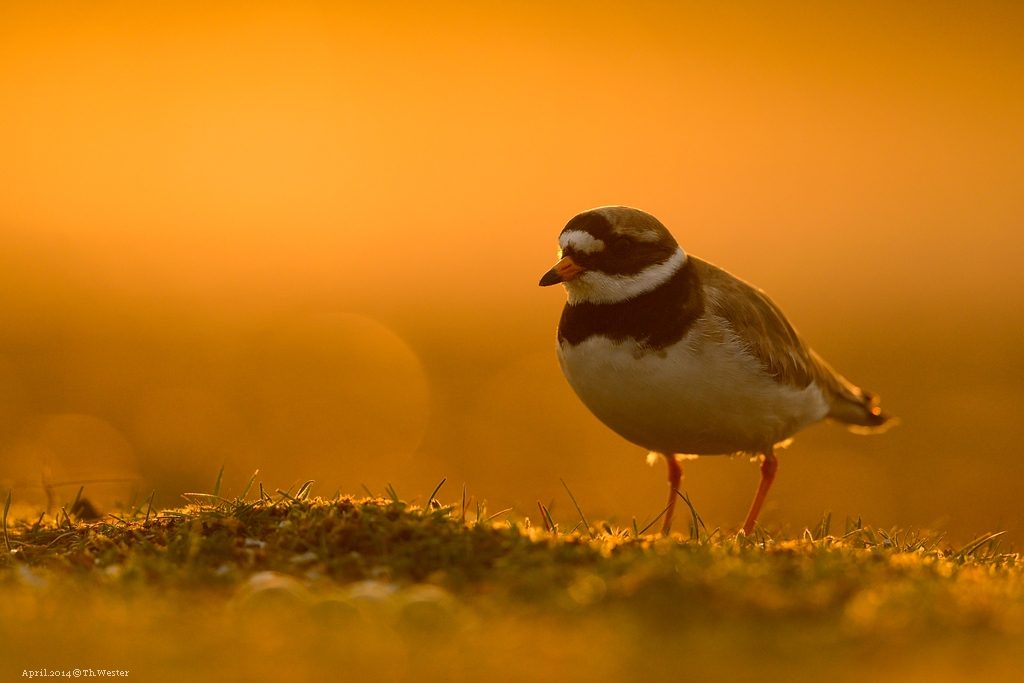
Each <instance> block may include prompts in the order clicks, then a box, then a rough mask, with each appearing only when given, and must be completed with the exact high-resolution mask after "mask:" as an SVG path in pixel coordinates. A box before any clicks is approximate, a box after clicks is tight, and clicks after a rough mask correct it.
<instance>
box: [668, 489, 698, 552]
mask: <svg viewBox="0 0 1024 683" xmlns="http://www.w3.org/2000/svg"><path fill="white" fill-rule="evenodd" d="M674 490H675V492H676V495H677V496H679V497H680V498H682V499H683V502H684V503H686V507H688V508H690V516H691V517H693V530H694V531H695V532H697V534H698V540H699V537H700V532H699V531H697V529H698V527H697V525H698V524H699V525H700V528H701V529H704V533H705V534H706V533H707V532H708V528H707V527H706V526H704V520H703V519H701V518H700V515H698V514H697V511H696V510H695V509H694V507H693V503H691V502H690V498H689V497H688V496H684V495H683V494H681V493H679V489H674ZM666 509H667V508H666Z"/></svg>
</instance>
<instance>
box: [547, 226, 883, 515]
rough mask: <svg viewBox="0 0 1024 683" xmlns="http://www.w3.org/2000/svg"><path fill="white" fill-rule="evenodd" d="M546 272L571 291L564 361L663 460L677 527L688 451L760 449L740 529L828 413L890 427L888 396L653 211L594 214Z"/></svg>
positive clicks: (582, 389)
mask: <svg viewBox="0 0 1024 683" xmlns="http://www.w3.org/2000/svg"><path fill="white" fill-rule="evenodd" d="M558 245H559V247H560V252H559V256H560V260H559V261H558V263H556V264H555V266H554V267H553V268H552V269H551V270H549V271H548V272H547V273H546V274H545V275H544V277H542V278H541V280H540V285H541V286H542V287H546V286H549V285H554V284H557V283H562V284H563V285H564V286H565V290H566V293H567V294H568V301H567V302H566V305H565V308H564V310H563V311H562V318H561V321H560V322H559V324H558V347H557V351H558V361H559V364H560V365H561V367H562V372H563V373H564V374H565V378H566V379H567V380H568V381H569V384H570V386H572V388H573V390H574V391H575V392H576V395H577V396H579V398H580V400H581V401H583V403H584V404H585V405H586V406H587V408H589V409H590V411H591V412H592V413H593V414H594V415H595V416H597V418H598V419H599V420H601V421H602V422H603V423H604V424H605V425H607V426H608V427H610V428H611V429H612V430H614V431H615V432H617V433H618V434H619V435H620V436H622V437H623V438H625V439H627V440H629V441H631V442H633V443H635V444H637V445H639V446H642V447H643V448H646V449H647V450H649V451H651V453H652V455H653V454H660V455H663V456H664V457H665V459H666V461H667V462H668V481H669V497H668V506H667V508H666V511H665V520H664V522H663V524H662V533H664V534H667V533H668V532H669V529H670V528H671V525H672V516H673V512H674V510H675V502H676V491H677V490H678V488H679V482H680V479H681V477H682V468H681V467H680V465H679V461H680V460H681V459H685V458H686V456H697V455H716V454H736V453H743V454H749V455H751V456H752V457H761V458H762V461H761V481H760V484H759V486H758V488H757V494H756V495H755V496H754V502H753V504H752V505H751V506H750V512H749V513H748V514H747V518H746V521H745V522H744V523H743V531H744V532H745V533H746V534H750V533H751V532H752V531H753V529H754V524H755V523H756V522H757V516H758V513H759V512H760V511H761V506H762V505H763V504H764V500H765V497H766V496H767V494H768V489H769V488H770V487H771V485H772V482H773V481H774V479H775V471H776V468H777V466H778V463H777V460H776V457H775V448H776V446H778V445H780V444H782V443H784V442H786V441H788V440H789V438H790V437H792V436H793V435H794V434H795V433H796V432H798V431H800V430H801V429H803V428H804V427H807V426H808V425H811V424H813V423H815V422H818V421H819V420H823V419H831V420H835V421H837V422H841V423H844V424H846V425H849V426H850V428H851V429H853V430H855V431H867V432H870V431H881V430H883V429H884V428H886V427H887V426H889V425H891V424H892V422H893V420H892V418H891V417H890V416H888V415H886V414H885V413H883V412H882V410H881V409H880V408H879V407H878V398H877V397H876V396H874V395H873V394H870V393H868V392H866V391H863V390H862V389H860V388H858V387H856V386H854V385H853V384H851V383H850V382H848V381H847V380H846V379H844V378H843V377H842V376H841V375H839V374H838V373H837V372H836V371H835V370H833V369H832V368H831V367H829V365H828V363H826V362H825V361H824V360H823V359H822V358H821V357H820V356H819V355H818V354H816V353H815V352H814V351H813V350H812V349H811V348H810V347H808V346H807V344H805V343H804V341H803V340H802V339H801V338H800V336H799V335H798V334H797V333H796V331H795V330H794V329H793V327H792V326H791V325H790V324H789V322H788V321H787V320H786V317H785V316H784V315H783V314H782V311H780V310H779V308H778V307H777V306H776V305H775V304H774V303H772V301H771V299H769V298H768V297H767V296H766V295H765V294H764V292H762V291H761V290H759V289H757V288H756V287H753V286H751V285H749V284H747V283H746V282H744V281H742V280H740V279H738V278H735V277H733V276H732V275H730V274H729V273H727V272H725V271H724V270H722V269H721V268H717V267H715V266H713V265H711V264H710V263H707V262H706V261H702V260H700V259H698V258H696V257H694V256H690V255H688V254H687V253H686V252H684V251H683V249H682V248H681V247H680V246H679V245H678V244H677V243H676V240H675V239H674V238H673V237H672V235H671V234H670V233H669V231H668V230H667V229H666V228H665V226H664V225H662V224H661V222H660V221H658V219H657V218H655V217H654V216H652V215H650V214H648V213H645V212H643V211H640V210H639V209H633V208H629V207H626V206H605V207H600V208H596V209H591V210H589V211H584V212H583V213H580V214H579V215H577V216H575V217H574V218H573V219H572V220H570V221H569V222H568V223H567V224H566V226H565V228H563V229H562V233H561V235H560V236H559V238H558Z"/></svg>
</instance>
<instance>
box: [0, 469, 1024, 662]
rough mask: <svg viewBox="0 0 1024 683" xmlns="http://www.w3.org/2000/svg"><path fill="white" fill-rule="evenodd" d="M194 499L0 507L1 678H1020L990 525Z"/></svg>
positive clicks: (1008, 592)
mask: <svg viewBox="0 0 1024 683" xmlns="http://www.w3.org/2000/svg"><path fill="white" fill-rule="evenodd" d="M192 499H193V500H194V501H195V502H194V503H193V504H191V505H188V506H187V507H184V508H181V509H176V510H164V511H159V512H157V511H153V510H147V509H144V508H140V509H139V510H136V511H134V512H133V513H131V514H127V515H120V516H119V517H118V518H114V517H106V518H104V519H103V520H100V521H97V522H91V523H86V522H81V521H76V520H75V519H74V518H73V517H71V516H67V515H65V514H63V512H62V513H60V514H59V515H58V517H57V519H56V520H52V521H45V520H43V521H24V520H9V522H8V529H7V534H6V538H5V540H4V546H2V547H0V620H2V621H0V623H2V626H0V643H2V645H0V648H2V649H3V650H4V652H3V656H2V658H0V660H2V662H3V664H2V667H3V669H4V671H3V675H4V677H5V678H6V677H11V678H13V677H15V676H19V677H20V676H21V675H22V673H23V671H37V672H38V671H40V670H47V671H68V672H73V670H74V669H76V668H78V669H81V670H89V669H91V670H94V671H96V670H99V669H101V668H102V669H107V670H112V669H121V670H128V671H130V672H131V673H130V676H131V677H135V678H138V679H144V680H222V679H223V680H236V679H237V680H241V679H249V680H251V679H252V678H255V677H259V678H262V679H265V680H273V679H275V678H276V679H282V680H318V679H323V680H326V679H328V678H330V679H332V680H387V681H390V680H395V681H397V680H415V679H424V678H428V677H429V678H432V679H435V680H474V681H479V680H500V681H504V680H509V681H516V680H551V681H569V680H580V681H598V680H616V681H618V680H651V679H652V678H653V677H656V676H663V677H667V678H669V679H677V678H678V679H681V680H701V681H709V680H721V681H733V680H755V679H756V680H783V679H785V680H794V679H802V680H850V681H853V680H861V679H863V678H865V677H871V678H872V679H875V680H917V679H919V678H920V679H921V680H925V679H927V680H980V678H979V677H983V678H985V679H987V680H1004V679H1005V680H1019V679H1018V677H1017V674H1018V673H1019V671H1020V669H1021V666H1022V665H1024V562H1022V559H1021V557H1020V556H1018V555H1016V554H1012V553H1002V552H1000V551H999V548H998V539H996V538H994V537H982V538H981V539H979V540H978V541H976V542H974V543H971V544H968V545H967V546H965V547H962V548H958V549H956V548H950V547H947V546H943V545H941V544H938V543H934V542H932V541H929V540H927V539H926V538H921V537H917V536H915V535H913V534H907V533H896V532H895V531H893V532H884V531H879V530H873V529H869V528H862V527H860V526H859V524H851V523H849V522H848V523H847V525H846V527H845V528H844V529H842V533H831V532H832V530H831V529H830V528H829V524H828V522H827V520H823V523H822V525H820V526H819V528H818V529H816V530H808V531H807V532H806V533H805V534H804V535H803V536H801V537H799V538H795V539H779V538H771V537H769V536H768V535H766V534H764V533H763V532H760V531H759V532H758V533H757V534H756V535H755V536H754V537H750V538H747V537H743V536H739V537H736V536H728V535H724V534H722V533H720V532H717V531H716V532H713V533H711V534H709V533H708V532H707V531H706V530H705V529H703V528H702V526H701V524H700V523H699V521H698V519H697V517H696V514H695V513H694V514H692V515H691V513H690V511H688V510H687V509H686V508H685V507H684V506H682V505H680V507H682V511H683V512H684V513H685V517H684V519H681V520H680V522H679V523H678V526H682V527H687V526H689V533H683V534H676V535H674V536H672V537H670V538H663V537H660V536H657V535H651V534H638V533H637V532H638V531H639V530H638V529H636V528H635V527H633V528H629V529H613V528H610V527H608V526H607V525H606V524H603V523H601V524H598V525H597V526H595V527H592V528H589V529H587V528H585V527H584V526H582V525H581V526H580V527H579V528H577V529H576V530H575V531H572V532H569V533H564V532H560V531H558V530H553V531H549V530H547V529H546V528H545V526H537V525H536V524H533V525H531V524H530V522H529V520H526V519H522V520H518V521H508V520H504V519H502V517H501V516H499V518H498V519H502V521H497V520H496V519H490V520H487V519H475V518H474V517H475V515H474V514H473V513H472V512H470V513H469V514H468V519H467V514H466V511H465V510H464V506H463V505H462V504H456V505H454V506H438V505H437V503H436V502H435V503H433V504H428V505H427V506H425V509H424V508H417V507H413V506H411V505H409V504H407V503H405V502H402V501H401V500H399V499H398V496H397V495H395V496H393V497H392V498H391V499H385V498H364V499H361V500H357V499H354V498H351V497H337V498H335V499H332V500H324V499H319V498H310V497H309V496H308V488H305V489H304V490H303V491H301V492H300V493H299V494H298V495H295V496H289V495H284V494H278V495H275V496H273V497H271V496H268V495H266V494H262V492H261V495H260V497H259V498H258V499H257V500H255V501H249V502H246V501H244V500H242V499H236V500H225V499H222V498H219V497H217V496H215V495H203V496H198V495H196V496H192ZM538 517H540V515H539V514H538ZM7 545H9V546H10V551H9V552H8V551H7V550H6V547H7Z"/></svg>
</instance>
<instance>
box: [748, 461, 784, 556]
mask: <svg viewBox="0 0 1024 683" xmlns="http://www.w3.org/2000/svg"><path fill="white" fill-rule="evenodd" d="M778 468H779V461H778V460H776V459H775V451H774V449H773V450H770V451H768V452H767V453H765V454H764V461H763V462H762V463H761V483H760V484H758V486H757V494H756V495H755V496H754V502H753V503H752V504H751V506H750V512H748V513H747V521H745V522H744V523H743V533H744V534H746V535H748V536H749V535H750V533H751V532H752V531H753V530H754V524H755V523H757V516H758V514H760V512H761V506H762V505H764V499H765V498H767V497H768V489H770V488H771V487H772V482H773V481H775V470H777V469H778Z"/></svg>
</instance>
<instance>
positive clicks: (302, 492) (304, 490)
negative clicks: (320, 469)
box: [295, 479, 313, 500]
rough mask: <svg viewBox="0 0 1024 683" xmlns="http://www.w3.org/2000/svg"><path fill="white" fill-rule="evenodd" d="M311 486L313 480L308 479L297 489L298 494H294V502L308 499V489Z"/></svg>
mask: <svg viewBox="0 0 1024 683" xmlns="http://www.w3.org/2000/svg"><path fill="white" fill-rule="evenodd" d="M312 486H313V480H312V479H310V480H309V481H307V482H306V483H305V484H303V485H302V486H301V487H300V488H299V492H298V493H296V494H295V500H306V498H308V497H309V489H310V488H312Z"/></svg>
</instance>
